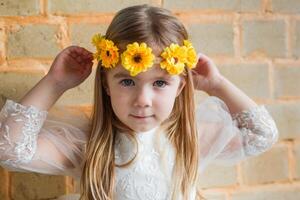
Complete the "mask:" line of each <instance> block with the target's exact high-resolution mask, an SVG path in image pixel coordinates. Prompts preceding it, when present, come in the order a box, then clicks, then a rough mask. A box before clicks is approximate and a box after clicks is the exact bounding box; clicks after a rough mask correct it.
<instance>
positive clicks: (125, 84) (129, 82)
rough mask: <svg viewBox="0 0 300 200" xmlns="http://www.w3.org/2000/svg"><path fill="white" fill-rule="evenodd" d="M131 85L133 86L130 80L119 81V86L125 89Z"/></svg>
mask: <svg viewBox="0 0 300 200" xmlns="http://www.w3.org/2000/svg"><path fill="white" fill-rule="evenodd" d="M132 83H133V85H134V82H133V80H131V79H123V80H121V81H120V84H121V85H123V86H125V87H127V86H130V85H131V84H132Z"/></svg>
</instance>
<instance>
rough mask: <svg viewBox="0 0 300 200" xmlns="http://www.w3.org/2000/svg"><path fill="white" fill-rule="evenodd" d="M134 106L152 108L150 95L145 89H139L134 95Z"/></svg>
mask: <svg viewBox="0 0 300 200" xmlns="http://www.w3.org/2000/svg"><path fill="white" fill-rule="evenodd" d="M134 106H138V107H149V106H152V94H151V91H150V90H148V89H147V88H140V89H139V90H138V91H137V92H136V95H135V99H134Z"/></svg>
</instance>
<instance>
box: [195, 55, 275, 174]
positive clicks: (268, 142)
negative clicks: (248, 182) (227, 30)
mask: <svg viewBox="0 0 300 200" xmlns="http://www.w3.org/2000/svg"><path fill="white" fill-rule="evenodd" d="M194 72H195V73H194V77H193V78H194V86H195V88H196V89H198V90H203V91H205V92H207V93H208V94H209V95H210V97H208V99H207V100H206V101H205V102H204V103H202V104H200V105H199V106H198V109H197V111H196V114H197V123H198V130H199V140H200V147H201V151H200V152H202V153H201V154H202V161H203V160H205V161H204V162H203V163H208V162H209V161H212V160H215V161H217V162H219V163H226V164H235V163H237V162H238V161H241V160H243V159H245V158H246V157H248V156H254V155H259V154H261V153H262V152H265V151H267V150H268V149H270V148H271V146H272V145H273V144H274V143H275V142H276V141H277V140H278V130H277V127H276V124H275V122H274V120H273V119H272V117H271V116H270V114H269V113H268V111H267V110H266V108H265V106H264V105H257V104H256V103H255V102H254V101H253V100H252V99H250V98H249V97H248V96H247V95H246V94H245V93H243V92H242V91H241V90H240V89H238V88H237V87H236V86H235V85H233V84H232V83H231V82H230V81H229V80H227V79H226V78H225V77H223V76H222V75H221V74H220V73H219V71H218V69H217V67H216V66H215V64H214V63H213V62H212V60H211V59H209V58H208V57H207V56H205V55H203V54H200V57H199V61H198V63H197V66H196V69H195V70H194ZM203 166H204V165H202V169H203Z"/></svg>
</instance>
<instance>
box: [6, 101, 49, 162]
mask: <svg viewBox="0 0 300 200" xmlns="http://www.w3.org/2000/svg"><path fill="white" fill-rule="evenodd" d="M47 114H48V112H47V111H40V110H38V109H37V108H35V107H33V106H29V107H28V108H27V107H25V106H23V105H21V104H18V103H15V102H13V101H12V100H9V99H8V100H7V101H6V103H5V105H4V106H3V108H2V110H1V112H0V133H1V134H0V141H1V143H0V151H1V157H0V158H1V160H2V161H3V163H4V164H5V165H11V166H16V165H17V164H19V163H28V162H30V161H31V159H32V157H33V154H34V152H35V151H36V141H37V136H38V132H39V130H40V129H41V127H42V125H43V123H44V121H45V120H46V117H47ZM11 127H14V128H13V129H12V128H11Z"/></svg>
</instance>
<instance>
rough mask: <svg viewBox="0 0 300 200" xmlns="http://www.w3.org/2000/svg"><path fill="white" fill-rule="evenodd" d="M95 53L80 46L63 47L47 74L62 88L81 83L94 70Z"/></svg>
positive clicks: (66, 88) (65, 88) (69, 87)
mask: <svg viewBox="0 0 300 200" xmlns="http://www.w3.org/2000/svg"><path fill="white" fill-rule="evenodd" d="M92 61H93V53H91V52H89V51H88V50H86V49H85V48H82V47H79V46H69V47H67V48H65V49H63V50H62V51H61V52H60V53H59V54H58V55H57V56H56V57H55V59H54V61H53V63H52V65H51V68H50V70H49V72H48V74H47V75H46V76H47V77H48V78H50V79H51V80H52V81H53V82H54V83H55V84H56V85H57V86H59V88H60V89H61V90H68V89H71V88H73V87H76V86H77V85H79V84H81V83H82V82H83V81H84V80H85V79H86V78H87V77H88V76H89V75H90V74H91V72H92V66H93V62H92Z"/></svg>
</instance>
